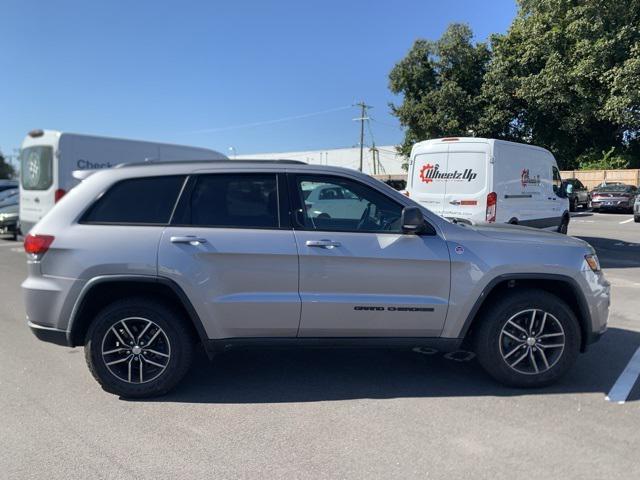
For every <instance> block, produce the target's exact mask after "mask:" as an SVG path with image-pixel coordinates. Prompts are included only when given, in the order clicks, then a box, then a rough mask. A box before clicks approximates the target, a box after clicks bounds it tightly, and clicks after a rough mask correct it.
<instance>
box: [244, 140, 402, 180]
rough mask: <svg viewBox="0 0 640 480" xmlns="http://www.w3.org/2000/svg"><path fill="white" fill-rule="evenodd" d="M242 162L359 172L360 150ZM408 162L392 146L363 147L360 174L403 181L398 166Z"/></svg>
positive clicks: (261, 155)
mask: <svg viewBox="0 0 640 480" xmlns="http://www.w3.org/2000/svg"><path fill="white" fill-rule="evenodd" d="M241 157H242V158H243V159H244V158H246V159H262V160H275V159H287V160H301V161H303V162H306V163H309V164H313V165H331V166H334V167H345V168H352V169H354V170H359V168H360V147H354V148H333V149H325V150H308V151H300V152H280V153H256V154H252V155H241ZM407 161H408V159H407V157H405V156H404V155H401V154H399V153H398V152H397V150H396V147H395V145H383V146H379V147H377V146H376V147H374V148H371V147H365V148H364V151H363V159H362V171H363V172H364V173H368V174H369V175H373V176H375V177H376V178H380V179H383V180H387V179H405V178H406V176H407V172H406V171H405V170H403V168H402V165H403V164H406V163H407Z"/></svg>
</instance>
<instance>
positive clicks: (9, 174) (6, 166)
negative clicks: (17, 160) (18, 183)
mask: <svg viewBox="0 0 640 480" xmlns="http://www.w3.org/2000/svg"><path fill="white" fill-rule="evenodd" d="M14 174H15V171H14V169H13V166H12V165H11V164H10V163H8V162H7V161H6V160H5V158H4V155H3V154H2V152H0V180H6V179H11V178H13V176H14Z"/></svg>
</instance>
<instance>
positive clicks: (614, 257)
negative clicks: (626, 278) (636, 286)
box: [576, 236, 640, 268]
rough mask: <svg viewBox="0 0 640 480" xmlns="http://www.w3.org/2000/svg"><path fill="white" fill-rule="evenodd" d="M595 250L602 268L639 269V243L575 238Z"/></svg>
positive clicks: (612, 239) (599, 238)
mask: <svg viewBox="0 0 640 480" xmlns="http://www.w3.org/2000/svg"><path fill="white" fill-rule="evenodd" d="M576 238H580V239H581V240H584V241H585V242H588V243H589V244H590V245H591V246H592V247H593V248H595V249H596V253H597V254H598V259H599V260H600V265H601V266H602V268H638V267H640V243H636V242H628V241H625V240H618V239H615V238H604V237H583V236H577V237H576Z"/></svg>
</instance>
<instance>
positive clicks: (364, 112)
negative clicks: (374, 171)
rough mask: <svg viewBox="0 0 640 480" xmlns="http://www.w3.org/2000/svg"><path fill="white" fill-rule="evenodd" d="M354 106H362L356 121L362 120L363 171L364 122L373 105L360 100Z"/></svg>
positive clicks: (361, 152) (367, 118) (361, 147)
mask: <svg viewBox="0 0 640 480" xmlns="http://www.w3.org/2000/svg"><path fill="white" fill-rule="evenodd" d="M354 107H360V109H361V110H360V118H354V119H353V120H354V121H357V120H359V121H360V169H359V170H360V171H362V160H363V154H364V152H363V149H364V122H365V120H369V117H367V109H368V108H373V107H372V106H371V105H367V104H366V103H364V102H363V101H360V102H358V103H356V104H355V105H354Z"/></svg>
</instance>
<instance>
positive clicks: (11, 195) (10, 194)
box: [0, 188, 20, 207]
mask: <svg viewBox="0 0 640 480" xmlns="http://www.w3.org/2000/svg"><path fill="white" fill-rule="evenodd" d="M19 194H20V190H19V189H17V188H8V189H7V190H2V191H1V192H0V207H3V206H7V205H11V204H14V203H18V198H19Z"/></svg>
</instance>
